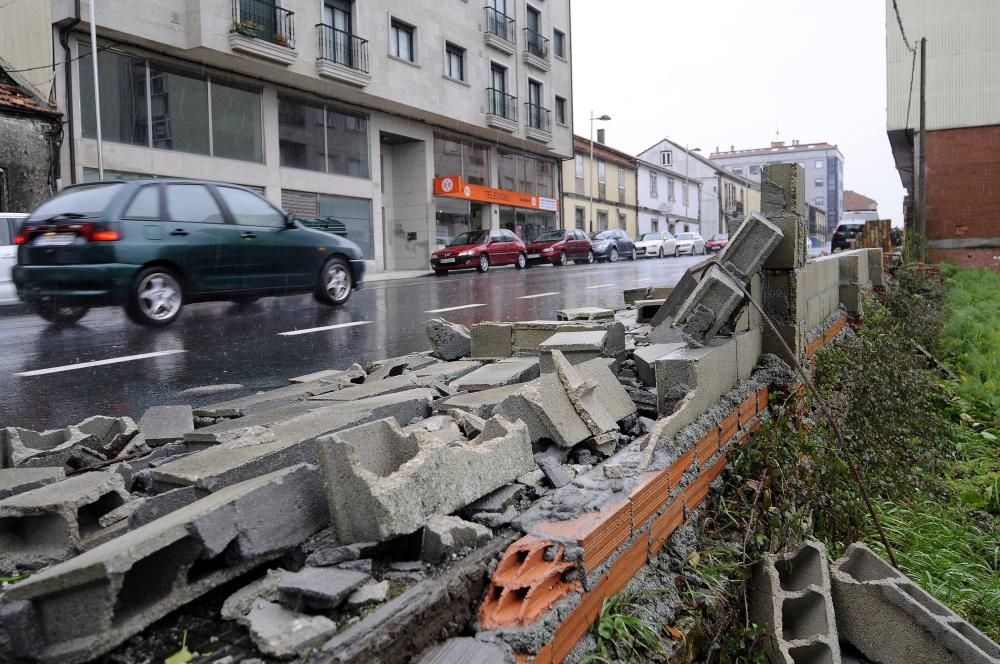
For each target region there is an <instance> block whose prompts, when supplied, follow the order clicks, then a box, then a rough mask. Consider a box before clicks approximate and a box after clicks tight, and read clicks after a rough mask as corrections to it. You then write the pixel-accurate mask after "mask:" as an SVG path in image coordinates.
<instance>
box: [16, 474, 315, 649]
mask: <svg viewBox="0 0 1000 664" xmlns="http://www.w3.org/2000/svg"><path fill="white" fill-rule="evenodd" d="M328 522H329V513H328V511H327V507H326V501H325V500H324V497H323V490H322V486H321V482H320V478H319V474H318V472H317V471H316V469H315V468H314V467H311V466H305V465H299V466H295V467H292V468H288V469H285V470H282V471H279V472H277V473H273V474H270V475H266V476H263V477H258V478H256V479H253V480H250V481H248V482H244V483H242V484H238V485H235V486H231V487H228V488H226V489H223V490H222V491H219V492H218V493H215V494H212V495H210V496H208V497H206V498H204V499H202V500H199V501H198V502H196V503H193V504H191V505H189V506H187V507H185V508H182V509H180V510H178V511H176V512H173V513H172V514H169V515H167V516H165V517H163V518H161V519H157V520H156V521H153V522H152V523H150V524H148V525H146V526H143V527H142V528H139V529H137V530H133V531H131V532H128V533H125V534H123V535H121V536H120V537H118V538H116V539H113V540H111V541H109V542H106V543H104V544H102V545H100V546H98V547H96V548H94V549H91V550H90V551H87V552H85V553H83V554H80V555H79V556H77V557H75V558H73V559H71V560H68V561H66V562H64V563H60V564H58V565H54V566H52V567H49V568H48V569H45V570H43V571H41V572H39V573H38V574H35V575H33V576H31V577H29V578H27V579H25V580H24V581H20V582H18V583H16V584H14V585H12V586H10V587H9V588H8V589H7V590H6V592H5V593H4V595H3V598H2V600H0V615H3V617H4V619H3V620H0V643H4V644H10V645H9V646H8V649H7V650H6V651H5V652H4V655H5V656H7V657H9V658H11V659H12V660H14V661H35V662H44V663H47V664H54V663H56V662H60V663H63V662H65V663H67V664H75V663H77V662H84V661H90V660H92V659H95V658H97V657H99V656H100V655H102V654H104V653H106V652H108V651H109V650H111V649H112V648H114V647H115V646H117V645H118V644H120V643H122V642H123V641H125V640H126V639H128V638H129V637H131V636H133V635H134V634H137V633H138V632H140V631H141V630H143V629H145V628H146V627H148V626H149V625H151V624H152V623H153V622H155V621H156V620H158V619H160V618H162V617H163V616H165V615H167V614H168V613H170V612H171V611H174V610H175V609H177V608H179V607H181V606H183V605H184V604H187V603H188V602H190V601H192V600H195V599H197V598H198V597H200V596H201V595H203V594H204V593H206V592H208V591H209V590H211V589H213V588H216V587H218V586H220V585H222V584H223V583H225V582H227V581H229V580H232V579H234V578H236V577H237V576H239V575H241V574H244V573H246V572H247V571H249V570H250V569H253V568H254V567H257V566H259V565H261V564H262V563H264V562H267V561H268V560H270V559H273V558H275V557H277V556H279V555H281V554H282V553H283V552H284V551H286V550H288V549H290V548H293V547H295V546H296V545H298V544H299V543H301V542H303V541H305V539H306V538H307V537H309V536H310V535H312V534H313V533H314V532H316V531H318V530H320V529H321V528H323V527H325V526H326V524H327V523H328Z"/></svg>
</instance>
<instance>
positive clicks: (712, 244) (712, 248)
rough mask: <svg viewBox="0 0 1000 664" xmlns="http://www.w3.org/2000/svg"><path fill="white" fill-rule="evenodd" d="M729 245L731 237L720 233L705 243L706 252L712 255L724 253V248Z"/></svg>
mask: <svg viewBox="0 0 1000 664" xmlns="http://www.w3.org/2000/svg"><path fill="white" fill-rule="evenodd" d="M727 244H729V236H728V235H726V234H725V233H718V234H716V235H713V236H712V239H711V240H709V241H708V242H706V243H705V251H708V252H710V253H713V254H714V253H717V252H719V251H722V248H723V247H724V246H726V245H727Z"/></svg>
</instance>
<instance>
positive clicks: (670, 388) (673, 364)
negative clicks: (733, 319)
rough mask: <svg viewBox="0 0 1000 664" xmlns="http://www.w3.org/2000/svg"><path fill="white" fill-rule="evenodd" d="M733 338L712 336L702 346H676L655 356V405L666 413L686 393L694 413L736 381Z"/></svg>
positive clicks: (689, 405) (698, 413)
mask: <svg viewBox="0 0 1000 664" xmlns="http://www.w3.org/2000/svg"><path fill="white" fill-rule="evenodd" d="M737 380H738V376H737V362H736V340H735V339H716V340H714V341H712V342H710V343H709V344H708V345H707V346H704V347H702V348H679V349H677V350H675V351H674V352H672V353H670V354H669V355H667V356H666V357H661V358H660V359H658V360H656V393H657V401H656V403H657V408H658V410H659V412H660V415H661V416H666V415H670V414H671V413H672V412H674V408H675V407H676V405H677V404H678V402H680V401H681V400H682V399H684V398H685V396H686V395H688V394H691V395H692V400H691V402H690V403H689V404H688V409H689V410H690V412H691V413H692V414H695V413H696V414H697V415H694V416H695V417H697V416H698V415H700V414H701V413H704V412H706V411H707V410H708V409H709V408H711V407H712V405H713V404H715V402H716V401H718V400H719V398H720V397H722V395H723V394H725V393H726V392H728V391H729V390H731V389H732V388H733V386H734V385H736V383H737Z"/></svg>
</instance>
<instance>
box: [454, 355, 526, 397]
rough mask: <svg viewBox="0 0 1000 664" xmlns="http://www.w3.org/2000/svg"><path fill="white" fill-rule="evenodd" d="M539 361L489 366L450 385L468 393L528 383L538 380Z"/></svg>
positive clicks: (521, 360)
mask: <svg viewBox="0 0 1000 664" xmlns="http://www.w3.org/2000/svg"><path fill="white" fill-rule="evenodd" d="M538 373H539V369H538V360H536V359H507V360H498V361H496V362H494V363H492V364H487V365H485V366H483V367H480V368H478V369H476V370H475V371H473V372H471V373H468V374H466V375H464V376H462V377H461V378H459V379H457V380H454V381H452V382H451V383H449V384H450V385H451V387H453V388H455V389H457V390H464V391H466V392H479V391H481V390H489V389H492V388H494V387H503V386H504V385H512V384H514V383H526V382H528V381H530V380H534V379H535V378H538Z"/></svg>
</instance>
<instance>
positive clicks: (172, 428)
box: [139, 406, 194, 447]
mask: <svg viewBox="0 0 1000 664" xmlns="http://www.w3.org/2000/svg"><path fill="white" fill-rule="evenodd" d="M139 431H141V432H142V435H143V436H144V437H145V439H146V444H147V445H149V446H150V447H159V446H160V445H165V444H167V443H173V442H176V441H179V440H183V439H184V434H186V433H189V432H191V431H194V413H193V412H192V410H191V406H154V407H152V408H149V409H147V410H146V412H145V413H143V414H142V417H140V418H139Z"/></svg>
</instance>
